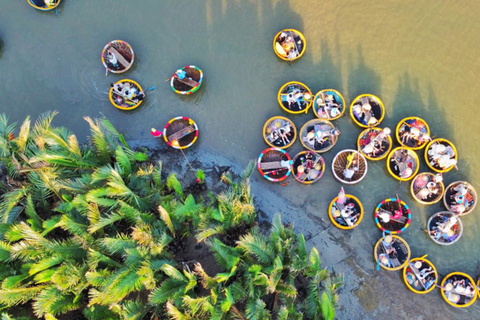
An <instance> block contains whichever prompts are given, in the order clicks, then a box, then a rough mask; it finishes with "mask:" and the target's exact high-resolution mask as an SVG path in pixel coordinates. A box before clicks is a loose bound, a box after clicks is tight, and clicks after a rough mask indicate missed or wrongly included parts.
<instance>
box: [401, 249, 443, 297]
mask: <svg viewBox="0 0 480 320" xmlns="http://www.w3.org/2000/svg"><path fill="white" fill-rule="evenodd" d="M426 256H427V255H424V256H423V257H420V258H413V259H411V260H410V262H409V263H408V264H407V266H405V268H403V280H404V281H405V284H406V285H407V287H408V289H410V290H412V291H413V292H415V293H418V294H426V293H429V292H430V291H432V290H433V289H434V288H435V285H436V284H437V281H438V273H437V269H436V268H435V266H434V265H433V263H432V262H431V261H429V260H427V259H425V257H426Z"/></svg>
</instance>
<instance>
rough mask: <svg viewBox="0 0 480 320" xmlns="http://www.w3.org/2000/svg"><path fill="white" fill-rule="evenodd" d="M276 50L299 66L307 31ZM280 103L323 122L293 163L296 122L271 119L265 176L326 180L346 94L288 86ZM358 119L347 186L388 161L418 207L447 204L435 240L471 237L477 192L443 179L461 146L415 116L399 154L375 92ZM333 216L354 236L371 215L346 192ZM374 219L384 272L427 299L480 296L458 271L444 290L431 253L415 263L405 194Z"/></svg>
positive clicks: (338, 168) (290, 35) (282, 39)
mask: <svg viewBox="0 0 480 320" xmlns="http://www.w3.org/2000/svg"><path fill="white" fill-rule="evenodd" d="M273 47H274V51H275V53H276V54H277V56H279V57H280V58H281V59H283V60H288V61H293V60H295V59H298V58H300V57H301V56H302V55H303V53H304V51H305V48H306V42H305V38H304V37H303V35H302V34H301V33H300V32H299V31H297V30H293V29H286V30H282V31H281V32H279V33H278V34H277V35H276V36H275V38H274V45H273ZM278 103H279V105H280V107H281V108H282V110H284V111H286V112H288V113H291V114H300V113H308V111H309V109H310V108H312V109H313V114H314V116H315V118H314V119H312V120H309V121H308V122H307V123H305V124H304V125H303V126H302V128H301V129H300V130H299V131H298V135H299V137H298V139H299V140H300V143H301V144H302V146H303V147H304V148H305V149H307V150H304V151H301V152H299V153H298V154H297V155H295V156H294V157H293V159H292V158H291V157H290V155H289V154H288V153H287V152H286V151H285V149H287V148H289V147H290V146H292V145H293V143H294V141H295V139H296V135H297V130H296V127H295V124H294V123H293V121H292V120H290V119H288V118H286V117H283V116H277V117H273V118H270V119H268V120H267V122H266V123H265V126H264V127H263V135H264V139H265V142H266V143H267V144H268V145H269V146H270V148H267V149H266V150H264V151H263V152H262V153H261V155H260V157H259V158H258V170H259V172H260V174H261V175H262V176H263V177H264V178H266V179H268V180H270V181H273V182H281V181H284V180H285V179H287V178H288V176H289V175H290V174H291V173H292V175H293V177H294V179H295V180H297V181H298V182H300V183H304V184H308V183H314V182H317V181H319V180H320V178H321V177H322V176H323V174H324V172H325V161H324V160H323V158H322V156H321V153H323V152H327V151H329V150H330V149H332V148H333V147H334V146H335V144H336V142H337V140H338V138H339V135H340V131H339V130H338V128H337V127H336V126H335V125H334V124H333V121H334V120H336V119H338V118H340V117H341V116H342V115H343V114H344V112H345V108H346V104H345V100H344V98H343V96H342V95H341V94H340V93H339V92H338V91H336V90H333V89H325V90H321V91H319V92H318V93H317V94H315V95H314V94H313V93H312V91H311V90H310V89H309V88H308V87H307V86H306V85H305V84H303V83H300V82H297V81H291V82H288V83H286V84H285V85H283V86H282V87H281V88H280V90H279V92H278ZM350 116H351V118H352V120H353V122H354V123H356V124H357V125H358V126H360V127H362V128H365V130H364V131H363V132H361V133H360V135H359V137H358V139H357V146H356V148H354V149H345V150H341V151H340V152H338V153H337V154H336V156H335V157H334V159H333V161H332V173H333V175H334V177H335V178H336V179H337V180H338V181H340V182H341V183H343V184H347V185H352V184H356V183H358V182H360V181H361V180H362V179H363V178H364V177H365V176H366V174H367V170H368V164H367V161H368V160H370V161H378V160H381V159H386V167H387V171H388V172H389V173H390V174H391V175H392V176H393V177H394V178H395V179H397V180H399V181H411V185H410V191H411V194H412V197H413V198H414V199H415V200H416V201H417V202H419V203H421V204H423V205H431V204H433V203H437V202H439V201H440V200H441V199H442V198H443V202H444V205H445V208H446V210H445V211H441V212H438V213H435V214H434V215H432V216H431V217H430V218H429V220H428V222H427V228H426V232H427V233H428V235H429V236H430V238H431V239H432V240H433V241H434V242H435V243H437V244H439V245H452V244H454V243H456V242H457V241H459V240H460V238H461V236H462V232H463V225H462V221H461V219H460V217H461V216H463V215H466V214H469V213H470V212H472V211H473V209H474V207H475V205H476V203H477V194H476V191H475V189H474V188H473V186H472V185H471V184H470V183H468V182H467V181H456V182H453V183H451V184H450V185H448V186H447V187H446V188H445V187H444V184H443V176H442V174H443V173H446V172H448V171H450V170H452V169H453V168H457V159H458V154H457V150H456V148H455V146H454V145H453V143H452V142H450V141H448V140H446V139H443V138H432V137H431V134H430V128H429V126H428V124H427V122H426V121H425V120H423V119H422V118H419V117H417V116H412V117H407V118H404V119H402V120H400V122H399V123H398V125H397V126H396V129H395V132H394V134H395V137H396V140H397V142H398V144H399V146H398V147H395V148H393V141H392V137H391V135H392V132H391V130H390V128H387V127H383V128H382V127H380V124H381V122H382V120H383V119H384V117H385V107H384V105H383V103H382V101H381V100H380V99H379V98H378V97H376V96H374V95H371V94H362V95H360V96H358V97H356V98H355V99H354V100H353V102H352V103H351V104H350ZM423 148H425V151H424V159H425V162H426V164H427V166H428V167H429V168H430V169H431V170H432V172H422V173H418V171H419V167H420V158H419V156H418V155H417V153H416V151H418V150H421V149H423ZM457 169H458V168H457ZM284 184H285V183H284ZM328 215H329V218H330V220H331V222H332V223H333V224H334V225H335V226H336V227H338V228H340V229H344V230H348V229H353V228H355V227H356V226H358V225H359V224H360V222H361V221H362V218H363V215H364V209H363V206H362V203H361V201H360V200H359V199H358V198H357V197H355V196H354V195H351V194H346V193H345V190H344V188H343V187H342V188H341V190H340V192H339V194H338V195H337V197H335V198H334V199H333V200H332V201H331V203H330V206H329V208H328ZM374 219H375V223H376V225H377V226H378V228H379V229H380V230H381V231H382V233H383V236H382V237H381V238H380V239H379V240H378V241H377V243H376V244H375V247H374V257H375V261H376V263H377V270H378V269H380V267H381V268H383V269H385V270H389V271H395V270H400V269H403V278H404V280H405V283H406V285H407V287H408V288H409V289H410V290H412V291H413V292H416V293H420V294H425V293H427V292H430V291H432V290H433V289H434V288H435V287H438V288H440V289H441V292H442V296H443V297H444V298H445V300H446V301H447V303H449V304H450V305H452V306H455V307H466V306H469V305H470V304H472V303H473V302H474V301H475V299H476V297H477V295H479V296H480V292H479V290H478V289H477V286H476V285H475V283H474V280H473V279H472V278H471V277H470V276H468V275H467V274H464V273H460V272H454V273H451V274H449V275H447V276H446V277H445V278H444V279H443V281H442V283H441V285H439V284H437V282H438V281H439V278H438V273H437V271H436V269H435V266H434V265H433V263H432V262H431V261H429V260H427V259H426V255H425V256H423V257H419V258H412V259H411V257H410V255H411V251H410V247H409V246H408V243H407V242H406V241H405V240H404V239H402V238H401V237H400V236H399V234H400V233H402V232H404V231H405V230H406V229H407V228H408V226H409V225H410V221H411V212H410V208H409V206H408V205H407V204H406V203H405V201H402V200H400V199H399V197H398V195H397V196H396V197H392V198H388V199H385V200H383V201H381V202H380V203H379V204H378V205H377V207H376V208H375V210H374ZM479 285H480V284H479Z"/></svg>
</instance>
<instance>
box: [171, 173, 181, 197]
mask: <svg viewBox="0 0 480 320" xmlns="http://www.w3.org/2000/svg"><path fill="white" fill-rule="evenodd" d="M167 187H168V188H169V189H170V190H171V189H173V190H175V193H176V194H177V196H179V197H181V198H182V199H183V198H184V197H185V195H184V194H183V190H182V185H181V184H180V182H179V181H178V179H177V176H176V175H175V174H174V173H171V174H170V175H169V176H168V178H167Z"/></svg>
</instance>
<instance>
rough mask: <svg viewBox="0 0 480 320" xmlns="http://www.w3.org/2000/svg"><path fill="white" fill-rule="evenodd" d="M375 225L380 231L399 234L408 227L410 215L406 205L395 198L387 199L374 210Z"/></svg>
mask: <svg viewBox="0 0 480 320" xmlns="http://www.w3.org/2000/svg"><path fill="white" fill-rule="evenodd" d="M374 217H375V223H376V224H377V227H379V228H380V230H382V231H385V232H388V233H390V234H399V233H402V232H403V231H405V230H406V229H407V228H408V226H409V225H410V221H411V220H412V214H411V212H410V208H409V207H408V205H407V204H406V203H405V202H403V201H401V200H400V199H397V198H388V199H385V200H383V201H382V202H380V203H379V204H378V205H377V207H376V208H375V214H374Z"/></svg>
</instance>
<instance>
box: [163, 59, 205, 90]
mask: <svg viewBox="0 0 480 320" xmlns="http://www.w3.org/2000/svg"><path fill="white" fill-rule="evenodd" d="M202 82H203V72H202V70H200V68H198V67H196V66H185V67H183V68H180V69H178V70H177V71H176V72H175V73H174V74H173V76H172V77H171V79H170V86H171V88H172V90H173V91H175V93H178V94H183V95H189V94H192V93H194V92H196V91H197V90H198V89H200V86H201V85H202Z"/></svg>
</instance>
